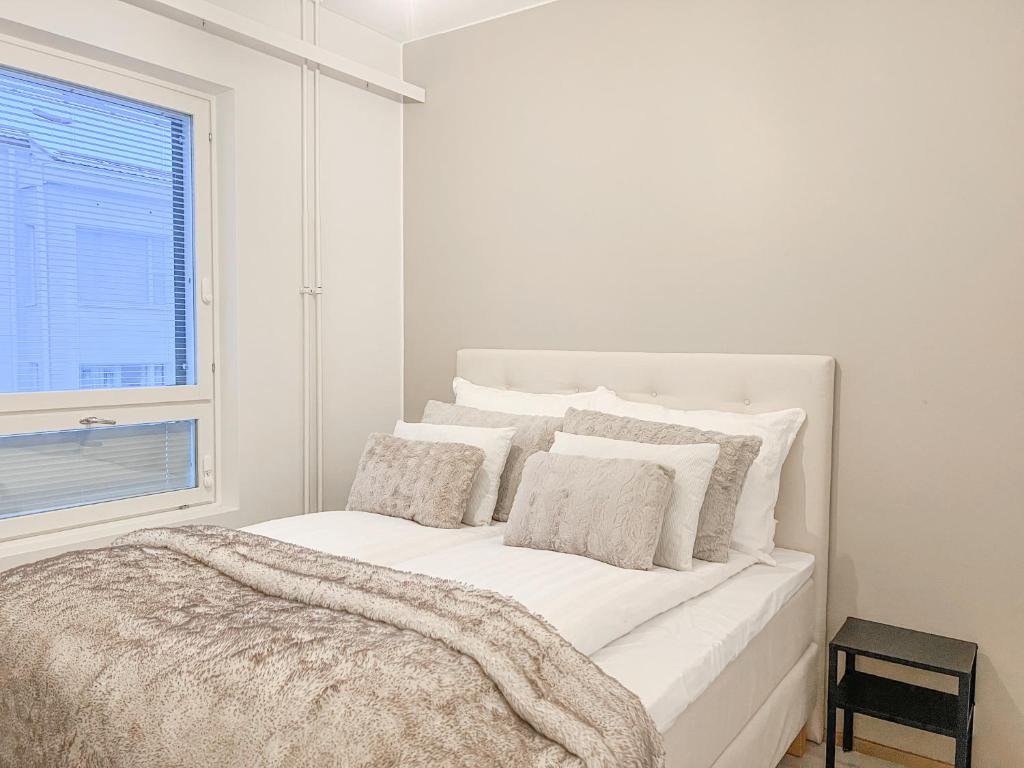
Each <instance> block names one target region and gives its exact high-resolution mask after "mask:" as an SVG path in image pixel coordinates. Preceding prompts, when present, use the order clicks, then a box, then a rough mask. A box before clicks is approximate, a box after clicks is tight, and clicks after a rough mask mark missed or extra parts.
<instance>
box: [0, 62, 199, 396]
mask: <svg viewBox="0 0 1024 768" xmlns="http://www.w3.org/2000/svg"><path fill="white" fill-rule="evenodd" d="M192 165H193V160H192V118H191V116H189V115H184V114H180V113H177V112H174V111H171V110H166V109H162V108H159V107H154V106H151V105H147V104H142V103H139V102H135V101H131V100H129V99H125V98H122V97H119V96H114V95H111V94H107V93H103V92H100V91H95V90H91V89H88V88H84V87H80V86H76V85H71V84H68V83H64V82H60V81H56V80H51V79H48V78H44V77H40V76H36V75H30V74H26V73H23V72H19V71H16V70H12V69H8V68H3V67H0V392H46V391H66V390H78V389H98V388H119V387H163V386H177V385H186V384H195V383H196V360H195V343H194V339H195V306H194V296H195V290H194V254H193V239H194V238H193V231H192V227H193V215H192V214H193V201H192V172H193V168H192Z"/></svg>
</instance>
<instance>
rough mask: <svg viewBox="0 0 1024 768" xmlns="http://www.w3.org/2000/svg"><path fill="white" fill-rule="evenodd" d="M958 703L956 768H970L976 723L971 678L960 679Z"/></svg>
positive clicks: (968, 676) (967, 676) (962, 677)
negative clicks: (973, 717) (973, 712)
mask: <svg viewBox="0 0 1024 768" xmlns="http://www.w3.org/2000/svg"><path fill="white" fill-rule="evenodd" d="M958 694H959V697H958V698H959V702H958V705H959V706H958V710H959V711H958V715H959V717H958V721H959V722H958V723H957V725H958V726H959V728H958V731H959V733H958V734H957V737H956V762H955V763H954V765H955V766H956V768H970V765H971V732H972V731H973V730H974V723H973V722H972V718H971V676H970V675H963V676H961V677H960V686H959V691H958Z"/></svg>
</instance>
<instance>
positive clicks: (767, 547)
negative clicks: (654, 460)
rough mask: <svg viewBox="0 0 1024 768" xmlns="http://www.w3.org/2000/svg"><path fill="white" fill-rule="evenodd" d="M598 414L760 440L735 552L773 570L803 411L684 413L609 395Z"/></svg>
mask: <svg viewBox="0 0 1024 768" xmlns="http://www.w3.org/2000/svg"><path fill="white" fill-rule="evenodd" d="M594 410H598V411H604V412H605V413H611V414H614V415H616V416H632V417H633V418H637V419H646V420H647V421H660V422H663V423H666V424H685V425H686V426H689V427H696V428H697V429H709V430H713V431H715V432H724V433H726V434H729V435H755V436H757V437H760V438H761V440H762V442H761V451H760V452H759V453H758V454H757V458H756V459H755V460H754V463H753V464H751V466H750V471H749V472H747V478H746V480H745V481H744V483H743V490H742V491H741V492H740V500H739V504H737V506H736V524H735V525H734V527H733V531H732V547H733V548H734V549H737V550H739V551H740V552H746V553H747V554H749V555H753V556H754V557H757V558H758V559H759V560H761V562H764V563H769V564H771V565H774V564H775V561H774V560H773V559H772V557H771V553H772V550H774V549H775V502H776V501H778V499H779V482H780V480H781V477H782V466H783V464H785V462H786V457H787V456H788V455H789V449H790V448H792V447H793V441H794V440H795V439H796V435H797V432H799V431H800V427H801V426H802V425H803V423H804V419H806V418H807V414H805V413H804V411H803V409H802V408H789V409H787V410H784V411H773V412H771V413H757V414H751V413H731V412H729V411H683V410H675V409H672V408H666V407H664V406H661V405H656V404H654V403H635V402H633V401H631V400H623V399H622V398H621V397H618V396H617V395H615V394H614V393H608V394H602V396H601V397H600V399H599V402H598V405H597V407H596V408H595V409H594Z"/></svg>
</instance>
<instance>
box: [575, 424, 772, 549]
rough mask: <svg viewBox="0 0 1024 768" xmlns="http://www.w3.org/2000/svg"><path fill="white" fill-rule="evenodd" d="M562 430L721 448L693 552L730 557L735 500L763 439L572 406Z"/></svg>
mask: <svg viewBox="0 0 1024 768" xmlns="http://www.w3.org/2000/svg"><path fill="white" fill-rule="evenodd" d="M562 431H563V432H568V433H570V434H575V435H591V436H594V437H610V438H612V439H614V440H630V441H632V442H635V443H657V444H660V445H693V444H695V443H714V444H716V445H718V446H719V447H720V448H721V451H720V452H719V454H718V461H717V462H716V463H715V468H714V469H713V470H712V472H711V481H710V482H709V483H708V490H707V494H706V495H705V496H704V504H703V505H702V506H701V509H700V519H699V520H698V522H697V538H696V541H695V542H694V546H693V556H694V557H695V558H697V559H698V560H708V561H710V562H713V563H724V562H726V561H727V560H728V559H729V542H730V541H731V540H732V528H733V523H734V522H735V521H736V505H737V504H738V503H739V499H740V492H741V491H742V490H743V481H744V480H745V479H746V477H747V472H748V471H749V469H750V465H751V464H753V463H754V459H756V458H757V454H758V451H760V450H761V438H759V437H753V436H749V435H726V434H723V433H721V432H710V431H707V430H703V429H697V428H696V427H687V426H683V425H680V424H663V423H661V422H657V421H644V420H642V419H634V418H631V417H628V416H612V415H611V414H607V413H599V412H597V411H580V410H576V409H575V408H570V409H569V410H568V412H567V413H566V414H565V424H564V425H563V426H562Z"/></svg>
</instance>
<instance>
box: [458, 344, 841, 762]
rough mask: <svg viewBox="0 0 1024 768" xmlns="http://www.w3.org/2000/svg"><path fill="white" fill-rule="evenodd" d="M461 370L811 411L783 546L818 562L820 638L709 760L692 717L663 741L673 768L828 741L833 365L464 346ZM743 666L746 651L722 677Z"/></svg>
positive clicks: (791, 469) (540, 387)
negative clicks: (694, 742) (698, 752)
mask: <svg viewBox="0 0 1024 768" xmlns="http://www.w3.org/2000/svg"><path fill="white" fill-rule="evenodd" d="M457 372H458V375H459V376H462V377H464V378H466V379H469V380H470V381H472V382H475V383H477V384H484V385H487V386H491V387H505V388H507V389H515V390H523V391H528V392H557V393H568V392H578V391H586V390H590V389H593V388H594V387H596V386H598V385H604V386H606V387H609V388H610V389H613V390H614V391H615V392H616V393H618V394H619V395H620V396H621V397H624V398H626V399H629V400H637V401H641V402H653V403H658V404H660V405H664V406H667V407H670V408H713V409H716V410H725V411H735V412H738V413H761V412H765V411H775V410H779V409H782V408H793V407H800V408H803V409H804V411H806V412H807V422H806V423H805V425H804V427H803V429H801V430H800V434H799V435H798V436H797V438H796V442H795V443H794V444H793V448H792V450H791V452H790V455H789V459H788V460H787V461H786V465H785V468H784V469H783V473H782V485H781V490H780V494H779V501H778V504H777V506H776V511H775V516H776V518H777V520H778V528H777V530H776V534H775V542H776V544H777V545H778V546H780V547H785V548H787V549H794V550H799V551H802V552H809V553H811V554H812V555H814V557H815V566H814V575H813V581H812V584H811V585H810V586H811V589H813V592H814V593H813V601H814V611H813V612H814V628H813V635H812V636H813V641H812V642H811V643H810V644H809V645H808V647H807V649H806V651H805V652H804V654H803V656H802V657H801V658H800V660H799V661H797V662H796V664H794V665H793V666H792V668H790V669H789V670H788V671H784V670H783V671H780V678H779V679H780V680H781V682H779V683H778V685H777V686H776V687H775V689H774V690H772V691H771V692H770V693H769V694H768V695H767V697H766V698H765V699H764V700H763V702H760V703H759V707H758V709H757V710H756V711H755V712H754V713H753V714H752V715H751V716H750V717H749V718H748V719H747V720H746V723H745V724H744V725H742V726H739V727H738V728H737V729H735V731H736V732H735V734H734V735H733V734H730V736H731V741H729V740H726V741H725V742H724V744H723V746H724V749H720V750H717V748H716V750H717V751H716V754H717V757H713V758H711V760H712V761H711V762H706V761H703V760H702V761H701V762H694V760H693V759H691V757H690V756H689V755H688V754H687V747H686V741H687V740H688V739H690V738H691V736H690V735H689V733H690V731H691V730H692V728H689V727H687V724H686V723H685V722H684V720H685V717H686V714H687V713H684V715H683V717H681V718H680V720H679V721H677V723H676V724H675V725H673V726H672V728H670V729H669V731H668V732H667V733H666V734H665V743H666V750H667V752H668V765H669V766H670V768H684V767H685V768H712V767H713V768H774V767H775V766H776V764H777V763H778V761H779V760H780V759H781V757H782V755H783V754H784V753H785V751H786V749H787V748H788V747H789V745H790V743H791V742H792V741H793V740H794V739H795V738H796V737H797V736H798V735H799V733H800V731H801V730H802V729H803V728H804V727H805V724H806V729H807V730H806V733H807V737H808V738H810V739H811V740H813V741H818V742H820V741H821V740H822V736H823V709H824V708H823V701H824V697H823V693H824V684H825V660H824V654H823V653H822V649H824V648H825V643H826V637H825V609H826V597H827V587H828V554H829V510H830V494H831V478H832V412H833V399H834V391H835V361H834V360H833V359H832V358H831V357H824V356H817V355H730V354H691V353H658V352H655V353H649V352H559V351H548V350H545V351H537V350H507V349H464V350H461V351H460V352H459V353H458V362H457ZM742 661H743V655H741V656H740V657H739V658H738V659H736V660H735V661H734V662H733V663H732V664H730V666H729V668H727V669H726V672H725V673H723V677H725V676H726V674H727V673H728V671H729V669H730V668H733V667H736V666H737V665H739V664H741V662H742ZM783 673H784V674H783ZM711 690H712V689H709V692H710V691H711ZM705 695H708V694H707V693H706V694H705ZM702 698H703V697H702ZM699 702H700V699H698V701H697V702H694V704H692V705H691V707H690V709H694V708H696V705H697V704H698V703H699ZM688 712H689V710H688Z"/></svg>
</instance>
